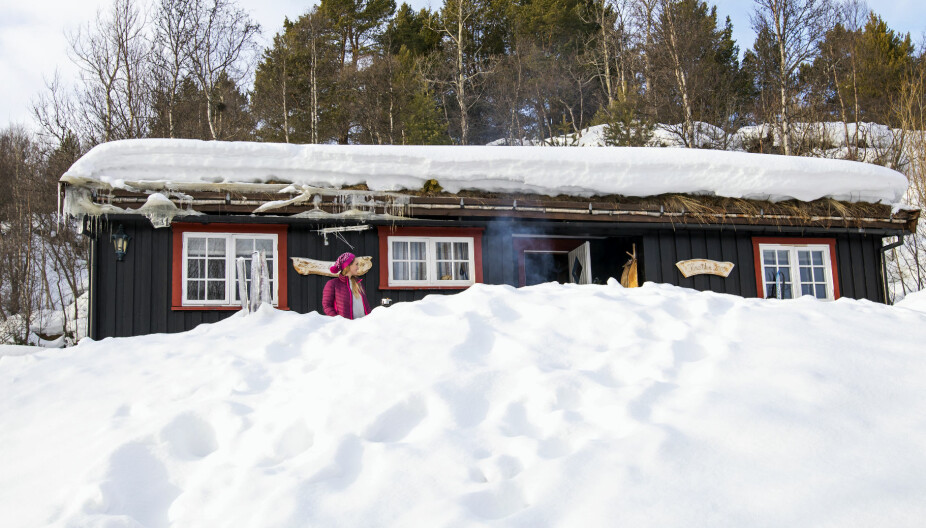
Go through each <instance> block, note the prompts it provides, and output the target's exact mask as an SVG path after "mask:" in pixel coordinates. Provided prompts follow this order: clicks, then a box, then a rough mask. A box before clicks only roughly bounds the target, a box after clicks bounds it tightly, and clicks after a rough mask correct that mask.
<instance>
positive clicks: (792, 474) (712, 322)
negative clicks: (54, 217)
mask: <svg viewBox="0 0 926 528" xmlns="http://www.w3.org/2000/svg"><path fill="white" fill-rule="evenodd" d="M924 341H926V314H922V313H919V312H916V311H912V310H905V309H900V308H893V307H887V306H882V305H876V304H873V303H870V302H864V301H852V300H840V301H836V302H819V301H816V300H814V299H811V298H802V299H800V300H796V301H785V302H780V301H774V300H771V301H763V300H757V299H742V298H739V297H733V296H726V295H719V294H714V293H696V292H693V291H691V290H685V289H681V288H676V287H672V286H665V285H654V284H646V285H644V287H642V288H639V289H632V290H631V289H623V288H620V287H616V286H560V285H553V284H546V285H539V286H536V287H531V288H523V289H518V290H515V289H512V288H509V287H505V286H475V287H473V288H470V289H469V290H467V291H465V292H463V293H460V294H458V295H454V296H450V297H441V296H430V297H428V298H426V299H425V300H423V301H420V302H415V303H400V304H397V305H394V306H392V307H390V308H376V309H375V310H374V311H373V313H372V314H371V315H370V316H368V317H366V318H364V319H362V320H359V321H347V320H344V319H335V318H328V317H323V316H320V315H317V314H309V315H300V314H296V313H292V312H279V311H274V310H272V309H264V310H262V311H260V312H257V313H256V314H252V315H249V316H247V317H243V316H240V315H236V316H233V317H232V318H230V319H228V320H226V321H224V322H221V323H217V324H213V325H202V326H200V327H198V328H196V329H194V330H192V331H190V332H186V333H183V334H177V335H152V336H147V337H137V338H128V339H107V340H103V341H99V342H89V341H84V342H82V343H81V344H80V345H79V346H77V347H74V348H68V349H64V350H56V351H53V352H52V351H49V352H41V353H35V354H30V355H25V356H19V357H10V356H2V357H0V393H2V394H3V398H0V453H3V471H0V512H3V513H2V516H3V519H4V522H3V524H4V525H5V526H53V527H63V526H81V527H101V526H121V527H138V526H145V527H164V526H178V527H180V526H262V527H287V526H293V527H296V526H299V527H302V526H345V527H349V526H357V527H360V526H363V527H367V526H442V527H469V526H473V527H476V526H479V527H481V526H488V525H491V526H551V527H560V526H561V527H576V526H661V527H673V526H678V527H689V526H766V527H779V526H780V527H793V526H839V527H842V528H844V527H853V526H859V527H868V526H892V527H913V526H920V525H921V524H922V519H923V518H926V502H924V501H923V500H922V499H923V491H924V490H926V449H924V446H926V422H924V420H923V416H926V400H924V398H923V397H922V384H923V380H924V379H926V358H924V356H923V354H922V343H923V342H924Z"/></svg>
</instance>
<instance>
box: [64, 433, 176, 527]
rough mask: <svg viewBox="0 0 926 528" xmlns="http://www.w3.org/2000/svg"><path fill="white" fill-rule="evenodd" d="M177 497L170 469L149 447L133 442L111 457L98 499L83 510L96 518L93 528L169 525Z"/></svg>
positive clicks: (84, 519)
mask: <svg viewBox="0 0 926 528" xmlns="http://www.w3.org/2000/svg"><path fill="white" fill-rule="evenodd" d="M178 496H180V490H179V489H178V488H177V487H175V486H174V485H172V484H171V483H170V476H169V475H168V473H167V468H166V467H165V466H164V464H163V463H162V462H161V461H160V460H158V459H157V457H155V456H154V454H153V453H152V452H151V450H150V449H149V447H148V446H147V445H145V444H142V443H131V444H125V445H123V446H122V447H120V448H119V449H117V450H116V451H115V452H114V453H113V454H112V456H110V458H109V468H108V469H107V472H106V477H105V478H104V480H103V482H102V483H101V484H100V495H99V499H98V501H96V500H95V501H93V502H92V503H88V504H86V505H84V508H83V510H84V514H91V515H92V516H93V517H95V518H96V519H95V520H96V521H97V522H95V523H94V526H136V525H138V526H167V525H168V524H169V522H170V518H169V517H168V510H169V509H170V505H171V503H173V502H174V500H175V499H176V498H177V497H178ZM93 514H97V515H93ZM86 520H87V519H86V518H83V519H82V520H81V521H82V522H84V521H86Z"/></svg>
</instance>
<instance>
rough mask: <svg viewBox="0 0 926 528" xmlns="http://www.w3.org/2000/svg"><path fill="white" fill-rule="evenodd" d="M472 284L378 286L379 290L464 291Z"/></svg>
mask: <svg viewBox="0 0 926 528" xmlns="http://www.w3.org/2000/svg"><path fill="white" fill-rule="evenodd" d="M470 286H472V284H465V285H460V286H380V287H379V289H380V290H465V289H467V288H469V287H470Z"/></svg>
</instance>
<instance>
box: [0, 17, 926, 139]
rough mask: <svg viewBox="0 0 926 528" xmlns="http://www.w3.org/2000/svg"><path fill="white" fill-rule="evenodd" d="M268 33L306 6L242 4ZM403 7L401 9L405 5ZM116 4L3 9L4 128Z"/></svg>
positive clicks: (70, 70) (913, 23) (898, 20)
mask: <svg viewBox="0 0 926 528" xmlns="http://www.w3.org/2000/svg"><path fill="white" fill-rule="evenodd" d="M238 3H239V5H240V6H241V7H243V8H244V9H245V10H247V11H248V12H250V13H251V15H252V16H253V17H254V18H255V19H256V20H257V21H258V22H259V23H260V24H261V27H262V28H263V33H264V34H263V39H264V41H265V42H267V41H269V40H270V39H272V38H273V35H274V34H275V33H276V32H277V31H279V30H280V29H281V28H282V26H283V19H284V18H285V17H289V18H296V17H298V16H299V15H301V14H303V13H305V12H306V11H307V10H308V8H309V6H310V5H311V3H310V2H308V1H305V0H239V2H238ZM398 3H400V4H401V1H399V2H398ZM409 3H410V4H411V5H412V6H413V7H416V8H421V7H426V6H434V7H436V6H439V5H440V4H441V2H440V1H438V0H411V1H410V2H409ZM110 4H111V0H33V1H29V2H13V0H3V1H2V4H0V94H2V97H0V128H5V127H6V126H8V125H10V124H14V123H18V124H25V125H30V123H31V117H30V110H29V108H30V105H31V103H32V101H33V100H34V98H35V97H36V95H37V94H38V93H40V92H42V91H43V90H44V89H45V88H44V87H45V80H46V79H51V78H52V77H53V76H54V73H55V71H56V70H57V71H58V72H60V74H61V78H62V79H63V80H65V81H67V80H68V79H71V78H73V77H74V76H75V75H76V73H77V70H76V67H75V66H74V65H73V64H72V63H71V61H70V59H69V58H68V55H67V40H66V39H65V32H66V31H73V30H75V29H76V28H78V27H80V26H82V25H85V24H87V23H88V22H89V21H91V20H93V18H94V16H95V14H96V12H97V10H98V9H101V8H105V7H107V6H109V5H110ZM713 4H715V5H716V6H717V12H718V14H719V15H720V16H721V17H724V16H730V18H731V20H732V21H733V28H734V37H735V38H736V41H737V42H738V43H739V45H740V49H741V50H745V49H747V48H748V47H750V46H751V44H752V41H753V38H754V37H753V33H752V30H751V29H750V23H749V13H750V12H751V10H752V6H753V2H751V1H749V0H715V1H714V2H713ZM873 7H874V8H875V10H876V12H877V13H878V14H880V15H881V17H882V18H883V19H884V20H885V21H886V22H887V24H888V26H889V27H891V28H892V29H895V30H898V31H901V32H910V33H911V35H912V36H913V38H914V41H915V42H920V41H921V40H922V37H923V35H926V2H922V0H885V1H883V2H880V3H878V4H877V5H875V6H873Z"/></svg>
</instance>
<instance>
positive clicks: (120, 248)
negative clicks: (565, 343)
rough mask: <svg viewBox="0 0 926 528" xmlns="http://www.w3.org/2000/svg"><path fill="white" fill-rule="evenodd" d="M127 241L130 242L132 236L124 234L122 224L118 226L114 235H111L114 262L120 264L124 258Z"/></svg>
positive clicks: (127, 246) (127, 245)
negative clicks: (114, 250)
mask: <svg viewBox="0 0 926 528" xmlns="http://www.w3.org/2000/svg"><path fill="white" fill-rule="evenodd" d="M129 240H132V235H127V234H125V229H123V228H122V224H119V229H117V230H116V234H115V235H112V241H113V246H115V248H116V260H118V261H120V262H121V261H122V259H123V258H125V253H126V252H127V251H128V250H129Z"/></svg>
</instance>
